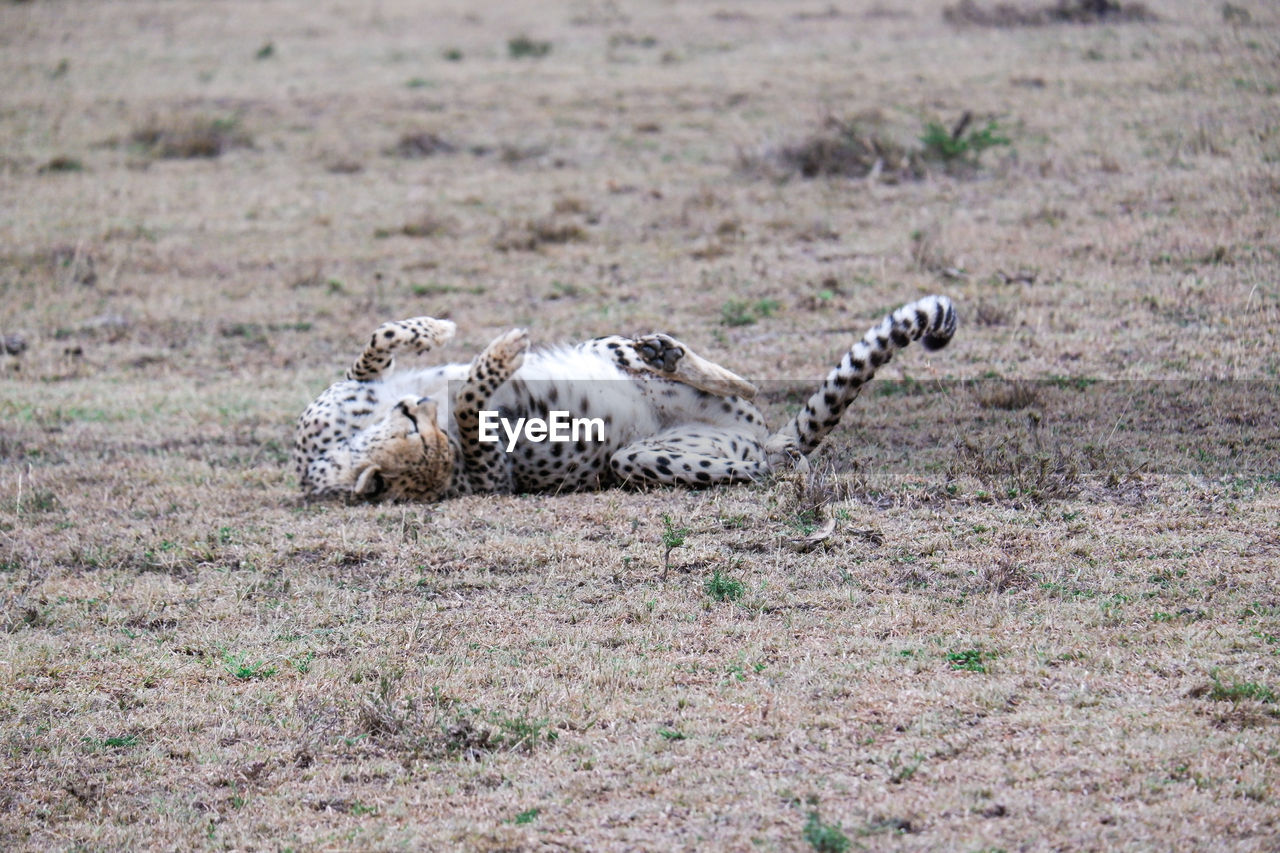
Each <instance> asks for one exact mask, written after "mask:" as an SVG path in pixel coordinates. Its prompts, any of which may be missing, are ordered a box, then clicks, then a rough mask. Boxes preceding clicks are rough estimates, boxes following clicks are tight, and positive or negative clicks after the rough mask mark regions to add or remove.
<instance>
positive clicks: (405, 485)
mask: <svg viewBox="0 0 1280 853" xmlns="http://www.w3.org/2000/svg"><path fill="white" fill-rule="evenodd" d="M351 455H352V459H351V470H352V474H353V475H354V485H353V486H352V489H351V492H352V494H353V495H355V496H356V497H358V498H362V499H364V500H373V501H407V500H414V501H427V500H438V499H439V498H441V497H442V496H443V495H444V493H445V491H446V490H447V489H448V488H449V483H450V480H451V479H452V477H453V449H452V447H451V446H450V445H449V436H448V435H446V434H445V433H444V432H443V431H442V430H441V429H440V428H439V427H438V426H437V425H436V404H435V403H434V402H432V401H431V400H427V399H425V398H424V399H417V400H415V399H414V398H411V397H408V398H405V399H404V400H401V401H400V402H399V403H397V404H396V405H395V406H394V407H393V408H392V409H391V411H390V412H388V413H387V415H386V417H384V418H383V419H382V420H381V421H379V422H378V423H376V424H374V425H373V426H371V427H369V428H368V429H366V430H364V431H363V432H361V433H360V434H359V435H357V436H356V438H355V440H354V441H353V442H352V454H351Z"/></svg>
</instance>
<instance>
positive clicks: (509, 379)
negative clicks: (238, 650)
mask: <svg viewBox="0 0 1280 853" xmlns="http://www.w3.org/2000/svg"><path fill="white" fill-rule="evenodd" d="M955 330H956V312H955V308H954V306H953V305H952V303H951V300H950V299H948V298H947V297H945V296H936V295H935V296H927V297H924V298H923V299H919V300H916V301H915V302H911V303H909V304H907V305H904V306H903V307H901V308H899V309H897V310H896V311H894V312H893V313H891V314H889V315H888V316H887V317H885V318H884V319H883V320H881V321H880V322H879V323H877V324H876V325H875V326H873V327H872V328H871V329H870V330H869V331H868V332H867V333H866V335H864V336H863V337H862V339H861V340H859V341H857V342H855V343H854V344H853V346H852V347H850V348H849V350H848V351H846V352H845V353H844V356H843V357H842V358H841V359H840V362H839V363H838V364H837V365H836V366H835V367H834V368H833V369H832V370H831V371H830V372H829V373H828V374H827V376H826V378H825V379H824V380H823V381H822V383H821V385H820V386H819V387H818V389H817V390H816V391H815V392H814V393H813V394H812V395H811V396H810V397H809V399H808V401H807V402H806V404H805V406H804V408H803V409H802V410H801V411H800V412H799V413H798V414H797V415H796V416H795V417H794V418H792V419H791V420H790V421H789V422H788V423H787V424H786V425H785V426H783V427H782V428H781V429H779V430H778V431H777V432H773V433H770V431H769V428H768V426H767V425H766V424H765V420H764V417H763V415H762V414H761V413H760V410H759V409H758V408H757V407H756V406H755V405H754V404H752V402H751V399H752V397H753V396H754V395H755V390H756V389H755V387H754V386H753V385H751V383H749V382H747V381H746V380H745V379H743V378H742V377H740V376H738V375H736V374H734V373H733V372H731V371H729V370H727V369H726V368H724V367H721V366H720V365H718V364H715V363H713V362H711V361H708V360H707V359H705V358H703V357H701V356H700V355H698V354H697V353H695V352H694V351H693V350H692V349H691V348H690V347H688V346H687V345H686V344H684V343H682V342H680V341H678V340H676V339H675V338H672V337H670V336H669V335H665V334H659V333H655V334H649V335H643V336H641V337H635V338H632V337H625V336H620V335H611V336H608V337H601V338H595V339H594V340H590V341H586V342H583V343H579V344H576V345H567V346H552V347H548V348H543V349H530V347H529V335H528V332H527V331H526V330H523V329H513V330H511V331H509V332H506V333H505V334H502V335H500V336H498V337H497V338H496V339H494V340H493V341H492V342H491V343H490V344H489V345H488V346H487V347H485V349H484V350H483V351H482V352H481V353H480V354H479V355H478V356H477V357H476V358H475V359H474V360H473V361H471V362H470V363H453V364H444V365H438V366H434V367H425V368H420V369H413V370H396V369H395V356H396V355H397V354H408V353H412V354H424V353H427V352H429V351H432V350H435V349H436V348H438V347H440V346H442V345H443V344H445V343H446V342H447V341H448V340H449V339H450V338H452V337H453V335H454V333H455V331H456V328H455V325H454V324H453V323H452V322H450V321H448V320H438V319H434V318H430V317H415V318H412V319H407V320H398V321H394V322H389V323H384V324H382V325H381V326H379V327H378V328H377V329H376V330H375V331H374V333H373V335H372V337H371V338H370V340H369V345H368V346H367V347H366V348H365V350H364V352H363V353H362V354H361V355H360V357H359V358H358V359H356V361H355V362H354V363H353V364H352V365H351V367H350V368H349V369H348V370H347V373H346V379H344V380H343V381H341V382H338V383H336V384H334V385H332V386H330V387H329V388H328V389H327V390H326V391H325V392H324V393H322V394H321V395H320V396H319V397H318V398H317V399H316V400H315V401H314V402H313V403H312V404H311V405H310V406H308V407H307V408H306V410H305V411H304V412H303V413H302V415H301V416H300V417H299V419H298V423H297V430H296V434H295V441H294V448H293V453H294V461H295V464H296V468H297V473H298V479H299V483H300V485H301V487H302V490H303V492H304V494H305V495H306V496H308V497H311V498H327V497H330V498H331V497H337V498H342V499H347V500H357V501H411V500H412V501H438V500H442V499H447V498H450V497H454V496H458V495H466V494H484V493H523V492H559V491H576V490H594V489H602V488H606V487H609V486H614V485H620V486H630V487H647V486H689V487H702V486H712V485H718V484H725V483H740V482H749V481H754V480H758V479H760V478H761V477H763V476H765V475H766V474H768V473H770V472H771V471H775V470H780V469H782V468H785V467H789V466H791V465H793V464H794V463H795V462H796V461H797V460H799V458H800V457H802V456H807V455H808V454H809V453H811V452H813V450H814V449H815V448H817V446H818V445H819V443H821V442H822V440H823V439H824V438H825V437H826V436H827V434H828V433H829V432H831V430H832V429H833V428H834V427H835V426H836V425H837V424H838V423H839V422H840V418H841V415H843V413H844V411H845V409H846V408H848V406H849V405H850V403H852V402H853V400H854V399H855V398H856V397H857V396H858V393H859V391H860V389H861V387H862V386H863V385H864V384H865V383H866V382H868V381H870V380H871V378H872V377H873V376H874V375H875V373H876V370H877V369H878V368H880V367H881V366H883V365H884V364H885V363H887V362H888V361H889V360H890V359H891V358H892V357H893V355H894V353H895V352H896V351H897V350H899V349H902V348H903V347H905V346H907V345H908V344H909V343H910V342H912V341H920V342H921V344H922V346H923V347H924V348H925V349H926V350H938V349H941V348H942V347H944V346H946V345H947V343H948V342H949V341H950V340H951V338H952V336H953V335H954V334H955ZM563 415H572V416H573V418H574V420H575V422H577V421H582V422H584V423H587V424H590V425H595V426H597V427H599V428H598V429H596V430H595V433H594V434H592V432H591V431H590V430H585V429H584V432H583V434H579V435H570V434H568V433H567V432H566V434H565V435H563V436H561V437H562V438H564V439H565V440H561V441H551V440H541V438H542V437H545V428H546V424H547V423H548V420H547V419H550V420H551V422H552V423H553V424H554V422H555V418H556V417H557V416H563ZM495 416H498V417H500V418H501V420H502V422H503V423H504V424H507V426H505V427H504V429H506V431H507V433H506V435H498V436H497V437H496V438H495V435H494V432H495V428H494V418H495ZM521 419H523V420H521ZM535 420H538V421H541V422H542V424H543V427H544V432H543V434H541V435H540V434H536V433H535V432H534V431H533V430H532V429H525V431H524V432H523V433H520V434H517V433H513V432H512V431H511V430H510V427H509V424H510V423H512V422H515V423H517V424H521V423H526V424H533V423H534V421H535ZM508 438H510V440H509V441H508V440H507V439H508ZM574 439H576V440H574Z"/></svg>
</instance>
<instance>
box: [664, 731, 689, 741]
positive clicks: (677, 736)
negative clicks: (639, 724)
mask: <svg viewBox="0 0 1280 853" xmlns="http://www.w3.org/2000/svg"><path fill="white" fill-rule="evenodd" d="M658 737H660V738H662V739H663V740H666V741H675V740H684V739H685V738H686V737H687V735H686V734H685V733H684V732H682V731H680V730H679V729H668V728H661V729H658Z"/></svg>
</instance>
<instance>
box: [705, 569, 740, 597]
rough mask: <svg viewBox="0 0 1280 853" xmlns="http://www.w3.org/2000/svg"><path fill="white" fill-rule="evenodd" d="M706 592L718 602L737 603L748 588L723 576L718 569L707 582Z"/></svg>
mask: <svg viewBox="0 0 1280 853" xmlns="http://www.w3.org/2000/svg"><path fill="white" fill-rule="evenodd" d="M706 590H707V595H709V596H711V597H712V598H714V599H715V600H716V601H737V600H738V599H740V598H742V594H743V593H744V592H746V587H744V586H743V585H742V582H741V581H736V580H734V579H733V578H731V577H728V576H726V575H722V574H720V570H719V569H716V570H715V572H714V573H712V575H711V577H710V579H709V580H708V581H707V585H706Z"/></svg>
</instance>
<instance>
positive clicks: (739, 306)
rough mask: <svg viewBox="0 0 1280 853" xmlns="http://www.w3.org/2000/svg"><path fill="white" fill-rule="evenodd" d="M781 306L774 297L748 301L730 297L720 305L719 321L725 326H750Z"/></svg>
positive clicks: (770, 315) (774, 312) (770, 314)
mask: <svg viewBox="0 0 1280 853" xmlns="http://www.w3.org/2000/svg"><path fill="white" fill-rule="evenodd" d="M781 307H782V303H780V302H778V300H776V299H760V300H757V301H756V302H748V301H746V300H742V299H730V300H729V301H728V302H726V303H725V304H724V305H722V306H720V322H721V323H723V324H724V325H726V326H750V325H751V324H752V323H755V322H756V321H757V320H760V319H762V318H764V317H772V316H773V315H774V314H776V313H777V312H778V309H779V308H781Z"/></svg>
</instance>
